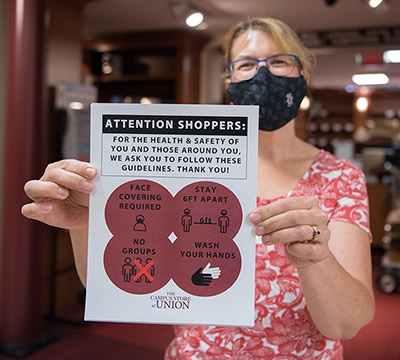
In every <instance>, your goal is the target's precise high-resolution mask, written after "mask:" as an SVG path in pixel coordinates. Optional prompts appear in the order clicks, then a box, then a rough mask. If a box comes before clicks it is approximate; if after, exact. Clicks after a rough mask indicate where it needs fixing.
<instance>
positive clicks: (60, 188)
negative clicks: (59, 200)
mask: <svg viewBox="0 0 400 360" xmlns="http://www.w3.org/2000/svg"><path fill="white" fill-rule="evenodd" d="M58 193H59V194H60V195H61V196H62V197H65V196H67V195H68V190H67V189H65V188H62V187H59V188H58Z"/></svg>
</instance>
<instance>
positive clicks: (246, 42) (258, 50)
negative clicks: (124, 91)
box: [231, 30, 277, 58]
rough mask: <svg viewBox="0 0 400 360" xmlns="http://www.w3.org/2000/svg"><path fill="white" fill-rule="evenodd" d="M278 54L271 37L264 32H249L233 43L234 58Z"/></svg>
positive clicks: (232, 52) (232, 53) (232, 54)
mask: <svg viewBox="0 0 400 360" xmlns="http://www.w3.org/2000/svg"><path fill="white" fill-rule="evenodd" d="M275 53H277V47H276V45H275V43H274V41H273V40H272V37H271V35H269V34H268V33H266V32H265V31H263V30H247V31H246V32H245V33H243V34H240V35H239V36H238V37H237V38H236V39H235V40H234V42H233V44H232V49H231V56H232V58H236V57H238V56H240V57H246V56H251V57H256V58H259V57H261V58H262V57H267V56H270V55H272V54H275Z"/></svg>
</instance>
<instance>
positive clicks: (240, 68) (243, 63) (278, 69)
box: [226, 54, 300, 81]
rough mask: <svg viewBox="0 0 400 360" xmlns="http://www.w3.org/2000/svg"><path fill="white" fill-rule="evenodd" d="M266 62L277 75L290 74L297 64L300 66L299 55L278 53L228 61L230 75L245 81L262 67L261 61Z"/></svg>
mask: <svg viewBox="0 0 400 360" xmlns="http://www.w3.org/2000/svg"><path fill="white" fill-rule="evenodd" d="M262 62H265V64H266V66H267V67H268V69H269V71H270V72H271V73H272V74H273V75H276V76H287V75H289V74H290V73H291V72H292V71H293V69H294V68H295V67H296V66H299V68H300V60H299V57H298V56H297V55H292V54H277V55H272V56H270V57H267V58H265V59H259V60H257V59H239V60H234V61H231V62H230V63H228V64H227V65H226V66H227V67H228V75H229V76H234V77H235V78H236V79H237V80H239V81H243V80H248V79H251V78H252V77H254V76H255V75H256V74H257V72H258V69H259V67H260V63H262Z"/></svg>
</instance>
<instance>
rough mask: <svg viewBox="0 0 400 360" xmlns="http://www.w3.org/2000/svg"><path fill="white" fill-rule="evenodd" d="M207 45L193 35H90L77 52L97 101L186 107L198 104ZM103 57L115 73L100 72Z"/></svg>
mask: <svg viewBox="0 0 400 360" xmlns="http://www.w3.org/2000/svg"><path fill="white" fill-rule="evenodd" d="M207 41H208V37H207V36H205V35H204V34H201V33H199V32H197V31H181V30H180V31H178V30H176V31H175V30H174V31H162V32H161V31H153V32H141V33H124V34H109V35H103V36H96V37H93V38H91V39H88V40H86V41H85V42H84V44H83V47H84V49H85V56H84V57H85V61H86V63H88V65H89V67H90V68H91V69H92V73H93V74H94V75H95V84H96V85H97V86H98V87H99V101H109V100H110V98H113V97H114V95H118V96H120V97H121V98H124V97H128V96H129V97H131V98H135V99H136V98H140V96H146V97H159V98H161V100H162V102H164V101H168V102H174V103H181V104H190V103H198V102H199V82H200V51H201V49H202V47H203V46H204V45H205V44H206V42H207ZM105 53H107V55H109V56H110V59H111V60H110V62H112V61H113V60H114V62H115V64H116V65H115V67H116V68H117V70H116V73H117V74H115V75H114V74H110V75H104V74H102V73H101V69H102V66H104V62H103V63H102V61H104V58H103V59H102V56H103V55H104V54H105ZM110 64H111V65H112V63H110ZM111 68H113V66H111Z"/></svg>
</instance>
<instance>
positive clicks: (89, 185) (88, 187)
mask: <svg viewBox="0 0 400 360" xmlns="http://www.w3.org/2000/svg"><path fill="white" fill-rule="evenodd" d="M83 188H84V189H85V190H86V191H92V190H93V183H91V182H89V181H85V182H84V183H83Z"/></svg>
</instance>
